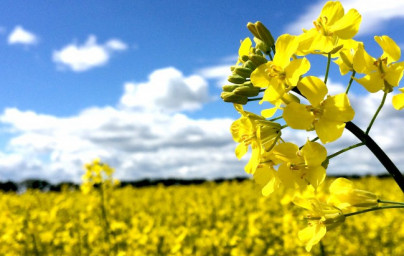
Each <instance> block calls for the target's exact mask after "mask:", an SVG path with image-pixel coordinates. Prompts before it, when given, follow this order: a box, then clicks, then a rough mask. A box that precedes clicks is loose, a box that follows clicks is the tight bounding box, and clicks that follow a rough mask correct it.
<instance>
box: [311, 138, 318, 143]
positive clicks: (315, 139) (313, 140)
mask: <svg viewBox="0 0 404 256" xmlns="http://www.w3.org/2000/svg"><path fill="white" fill-rule="evenodd" d="M318 139H319V137H315V138H314V139H312V140H310V141H311V142H315V141H317V140H318Z"/></svg>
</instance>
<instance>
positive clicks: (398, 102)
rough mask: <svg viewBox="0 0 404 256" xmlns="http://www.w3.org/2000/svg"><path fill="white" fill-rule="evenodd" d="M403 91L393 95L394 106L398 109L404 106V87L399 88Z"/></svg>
mask: <svg viewBox="0 0 404 256" xmlns="http://www.w3.org/2000/svg"><path fill="white" fill-rule="evenodd" d="M398 90H399V91H400V92H401V93H399V94H397V95H394V96H393V107H394V108H395V109H397V110H401V109H403V108H404V88H400V89H398Z"/></svg>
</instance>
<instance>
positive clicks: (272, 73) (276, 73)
mask: <svg viewBox="0 0 404 256" xmlns="http://www.w3.org/2000/svg"><path fill="white" fill-rule="evenodd" d="M297 46H298V40H297V38H296V36H292V35H288V34H285V35H282V36H280V37H279V38H278V40H277V41H276V44H275V49H276V54H275V56H274V58H273V61H268V62H267V63H264V64H262V65H260V66H259V67H258V68H256V69H255V70H254V71H253V72H252V73H251V82H252V83H253V84H254V86H255V87H261V88H266V90H265V93H264V96H263V101H269V102H274V101H277V100H279V99H282V97H283V95H284V94H285V93H287V92H289V91H290V90H291V89H293V87H295V86H296V84H297V82H298V81H299V78H300V76H301V75H303V74H305V73H306V72H307V71H308V70H309V69H310V62H309V61H308V60H307V59H306V58H302V59H293V60H292V61H291V60H290V59H291V57H292V55H293V54H295V52H296V50H297Z"/></svg>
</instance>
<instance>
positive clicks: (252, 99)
mask: <svg viewBox="0 0 404 256" xmlns="http://www.w3.org/2000/svg"><path fill="white" fill-rule="evenodd" d="M255 100H262V97H260V98H250V99H248V101H255Z"/></svg>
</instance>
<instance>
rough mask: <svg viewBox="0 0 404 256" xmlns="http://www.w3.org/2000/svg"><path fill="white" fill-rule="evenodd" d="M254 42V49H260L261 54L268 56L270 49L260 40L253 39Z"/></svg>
mask: <svg viewBox="0 0 404 256" xmlns="http://www.w3.org/2000/svg"><path fill="white" fill-rule="evenodd" d="M254 42H255V45H256V47H257V48H258V49H260V50H261V51H262V52H264V53H267V54H268V53H269V52H270V51H271V47H270V46H269V45H268V44H266V43H265V42H264V41H262V40H260V39H259V38H256V37H254Z"/></svg>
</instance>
